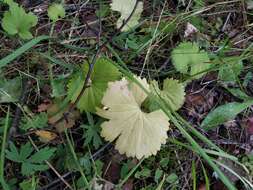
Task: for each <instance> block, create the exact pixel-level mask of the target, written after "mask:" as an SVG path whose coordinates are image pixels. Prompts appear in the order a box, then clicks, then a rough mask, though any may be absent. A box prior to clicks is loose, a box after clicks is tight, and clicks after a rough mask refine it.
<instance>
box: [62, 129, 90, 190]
mask: <svg viewBox="0 0 253 190" xmlns="http://www.w3.org/2000/svg"><path fill="white" fill-rule="evenodd" d="M65 136H66V138H67V142H68V146H69V148H70V151H71V154H72V156H73V158H74V160H75V162H76V165H77V167H78V170H79V172H80V174H81V176H82V178H83V181H84V183H85V187H86V188H85V189H89V190H91V188H90V185H89V182H88V180H87V178H86V176H85V174H84V173H83V169H82V167H81V166H80V164H79V162H78V158H77V156H76V153H75V150H74V148H73V145H72V143H71V140H70V138H69V135H68V132H67V130H65Z"/></svg>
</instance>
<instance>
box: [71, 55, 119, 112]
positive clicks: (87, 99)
mask: <svg viewBox="0 0 253 190" xmlns="http://www.w3.org/2000/svg"><path fill="white" fill-rule="evenodd" d="M88 69H89V65H88V63H84V64H83V67H82V70H80V71H79V72H77V73H76V74H75V75H74V76H73V78H72V79H71V80H70V82H69V84H68V96H69V98H70V99H71V101H72V102H74V101H75V100H76V99H77V97H78V95H79V94H80V92H81V89H82V87H83V84H84V80H85V77H86V75H87V73H88ZM119 77H120V73H119V71H118V70H117V68H116V67H115V66H114V65H113V64H112V63H111V61H110V60H108V59H105V58H100V59H98V60H97V61H96V64H95V65H94V68H93V72H92V74H91V77H90V81H89V85H90V86H89V87H88V88H87V89H86V90H85V91H84V93H83V95H82V97H81V99H80V101H79V102H78V103H77V107H78V109H80V111H88V112H93V113H94V112H96V110H95V108H96V107H98V106H99V105H100V103H101V100H102V98H103V95H104V92H105V90H106V89H107V84H108V82H110V81H114V80H117V79H118V78H119Z"/></svg>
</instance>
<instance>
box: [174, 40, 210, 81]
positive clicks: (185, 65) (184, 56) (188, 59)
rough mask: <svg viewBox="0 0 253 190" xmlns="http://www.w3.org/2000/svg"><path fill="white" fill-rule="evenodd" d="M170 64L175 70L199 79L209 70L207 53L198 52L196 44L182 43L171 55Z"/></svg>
mask: <svg viewBox="0 0 253 190" xmlns="http://www.w3.org/2000/svg"><path fill="white" fill-rule="evenodd" d="M171 58H172V63H173V65H174V67H175V68H176V70H177V71H178V72H180V73H183V74H188V75H190V76H192V77H193V78H194V79H199V78H200V77H202V76H203V75H204V74H205V72H204V71H205V70H207V69H209V68H210V66H211V65H210V64H209V63H208V62H209V61H210V60H209V57H208V54H207V52H205V51H204V50H200V49H199V46H198V44H196V43H191V42H182V43H180V44H179V45H178V46H177V47H176V48H174V49H173V51H172V53H171Z"/></svg>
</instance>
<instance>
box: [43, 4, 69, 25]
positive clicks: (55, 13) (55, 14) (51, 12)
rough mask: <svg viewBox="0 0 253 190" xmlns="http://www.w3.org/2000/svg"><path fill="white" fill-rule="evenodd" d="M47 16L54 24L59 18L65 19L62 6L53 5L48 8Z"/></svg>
mask: <svg viewBox="0 0 253 190" xmlns="http://www.w3.org/2000/svg"><path fill="white" fill-rule="evenodd" d="M47 15H48V17H49V18H50V19H51V20H52V21H53V22H56V21H57V20H59V19H60V18H64V17H65V9H64V7H63V5H62V4H57V3H54V4H52V5H50V6H49V8H48V10H47Z"/></svg>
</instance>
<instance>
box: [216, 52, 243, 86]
mask: <svg viewBox="0 0 253 190" xmlns="http://www.w3.org/2000/svg"><path fill="white" fill-rule="evenodd" d="M223 61H224V63H222V64H223V65H222V66H221V67H220V69H219V73H218V77H219V79H220V80H222V81H224V82H235V81H236V80H237V77H238V76H239V75H240V74H241V72H242V69H243V64H242V61H238V60H237V58H236V57H230V58H226V59H224V60H223Z"/></svg>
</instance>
